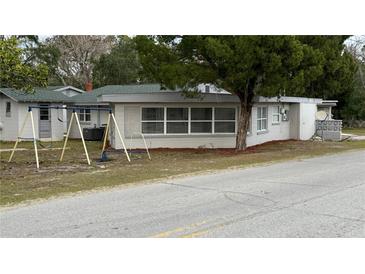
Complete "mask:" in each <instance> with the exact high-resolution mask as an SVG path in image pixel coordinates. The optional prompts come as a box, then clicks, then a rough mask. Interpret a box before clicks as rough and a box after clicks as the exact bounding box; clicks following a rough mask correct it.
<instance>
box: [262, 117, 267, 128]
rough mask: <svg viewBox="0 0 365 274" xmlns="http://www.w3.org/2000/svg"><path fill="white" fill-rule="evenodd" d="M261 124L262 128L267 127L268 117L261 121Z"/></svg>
mask: <svg viewBox="0 0 365 274" xmlns="http://www.w3.org/2000/svg"><path fill="white" fill-rule="evenodd" d="M261 126H262V128H261V129H262V130H266V129H267V119H265V120H262V121H261Z"/></svg>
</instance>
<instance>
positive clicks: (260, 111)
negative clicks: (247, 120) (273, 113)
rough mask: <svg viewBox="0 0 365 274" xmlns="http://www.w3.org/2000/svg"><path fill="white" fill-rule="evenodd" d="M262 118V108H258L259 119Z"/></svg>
mask: <svg viewBox="0 0 365 274" xmlns="http://www.w3.org/2000/svg"><path fill="white" fill-rule="evenodd" d="M260 118H262V108H260V107H258V108H257V119H260Z"/></svg>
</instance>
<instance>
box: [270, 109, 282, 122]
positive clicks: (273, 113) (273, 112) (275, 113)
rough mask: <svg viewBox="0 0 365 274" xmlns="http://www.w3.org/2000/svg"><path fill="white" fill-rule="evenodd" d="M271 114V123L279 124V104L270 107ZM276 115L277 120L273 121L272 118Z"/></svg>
mask: <svg viewBox="0 0 365 274" xmlns="http://www.w3.org/2000/svg"><path fill="white" fill-rule="evenodd" d="M272 110H273V111H272V115H271V123H272V124H273V125H279V124H280V115H281V113H280V106H273V108H272ZM275 111H278V112H275ZM276 116H277V117H278V120H277V121H275V120H274V117H276Z"/></svg>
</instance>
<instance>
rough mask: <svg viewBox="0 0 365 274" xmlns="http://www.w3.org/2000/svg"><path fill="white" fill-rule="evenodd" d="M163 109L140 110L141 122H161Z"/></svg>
mask: <svg viewBox="0 0 365 274" xmlns="http://www.w3.org/2000/svg"><path fill="white" fill-rule="evenodd" d="M163 113H164V109H163V108H142V120H143V121H161V120H163V119H164V117H163V115H164V114H163Z"/></svg>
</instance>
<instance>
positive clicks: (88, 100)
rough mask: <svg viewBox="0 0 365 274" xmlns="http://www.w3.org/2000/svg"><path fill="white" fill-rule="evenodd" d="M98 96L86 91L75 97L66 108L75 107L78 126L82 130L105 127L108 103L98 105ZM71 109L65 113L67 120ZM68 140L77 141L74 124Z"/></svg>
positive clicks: (96, 93) (94, 92) (78, 132)
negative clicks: (78, 121)
mask: <svg viewBox="0 0 365 274" xmlns="http://www.w3.org/2000/svg"><path fill="white" fill-rule="evenodd" d="M98 95H100V93H99V92H98V91H88V92H85V93H83V94H79V95H76V96H75V97H73V98H72V101H70V102H69V103H68V104H67V106H68V107H70V108H72V107H75V111H76V112H77V114H78V117H79V120H80V126H81V129H82V130H83V129H84V128H100V127H105V126H106V123H107V120H108V113H109V112H108V111H105V109H109V104H108V103H98V102H97V96H98ZM71 113H72V109H69V110H68V111H67V120H68V121H70V119H71ZM69 137H70V138H72V139H79V138H81V136H80V131H79V129H78V126H77V124H76V123H72V125H71V131H70V136H69Z"/></svg>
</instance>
